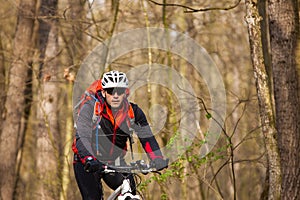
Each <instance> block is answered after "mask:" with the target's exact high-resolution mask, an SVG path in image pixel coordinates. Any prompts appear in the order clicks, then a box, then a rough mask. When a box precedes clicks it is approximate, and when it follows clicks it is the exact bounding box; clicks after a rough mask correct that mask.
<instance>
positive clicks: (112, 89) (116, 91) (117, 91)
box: [105, 88, 126, 95]
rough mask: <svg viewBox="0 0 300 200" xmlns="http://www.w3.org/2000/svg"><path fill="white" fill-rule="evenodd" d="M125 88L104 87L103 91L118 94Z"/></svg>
mask: <svg viewBox="0 0 300 200" xmlns="http://www.w3.org/2000/svg"><path fill="white" fill-rule="evenodd" d="M125 90H126V88H106V89H105V91H106V92H107V94H109V95H114V94H115V93H117V94H118V95H122V94H124V93H125Z"/></svg>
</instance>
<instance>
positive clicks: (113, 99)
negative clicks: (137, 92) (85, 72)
mask: <svg viewBox="0 0 300 200" xmlns="http://www.w3.org/2000/svg"><path fill="white" fill-rule="evenodd" d="M125 90H126V89H125V88H106V89H104V90H102V95H103V97H105V98H106V102H107V103H108V104H109V105H110V106H111V108H119V107H120V106H121V104H122V102H123V100H124V98H125Z"/></svg>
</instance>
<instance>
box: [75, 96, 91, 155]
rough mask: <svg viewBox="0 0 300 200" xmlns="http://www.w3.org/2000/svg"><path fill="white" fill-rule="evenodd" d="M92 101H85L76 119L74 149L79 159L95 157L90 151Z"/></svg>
mask: <svg viewBox="0 0 300 200" xmlns="http://www.w3.org/2000/svg"><path fill="white" fill-rule="evenodd" d="M94 103H95V101H94V100H90V101H87V102H86V103H85V104H84V105H83V106H82V108H81V110H80V114H79V116H78V119H77V123H76V126H77V131H76V148H77V152H78V155H79V156H80V158H81V159H84V158H85V157H87V156H93V157H95V155H94V153H93V150H92V133H93V126H94V124H93V122H92V117H93V112H94Z"/></svg>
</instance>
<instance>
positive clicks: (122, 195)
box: [103, 161, 158, 200]
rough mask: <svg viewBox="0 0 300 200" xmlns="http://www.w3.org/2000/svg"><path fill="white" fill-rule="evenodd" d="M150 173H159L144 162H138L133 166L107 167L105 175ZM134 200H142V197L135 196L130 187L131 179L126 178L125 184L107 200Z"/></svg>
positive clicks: (132, 164)
mask: <svg viewBox="0 0 300 200" xmlns="http://www.w3.org/2000/svg"><path fill="white" fill-rule="evenodd" d="M149 172H157V171H156V170H154V168H153V167H151V166H150V165H146V164H144V162H143V161H136V162H135V163H131V166H106V168H105V169H104V171H103V173H129V174H136V173H143V174H147V173H149ZM157 173H158V172H157ZM128 197H129V199H133V200H141V199H142V198H141V196H140V195H133V194H132V188H131V186H130V180H129V178H125V179H124V180H123V183H122V184H121V185H120V186H119V187H118V188H117V189H116V190H115V191H114V192H113V193H112V194H110V195H109V197H108V198H107V200H115V199H117V200H125V199H128Z"/></svg>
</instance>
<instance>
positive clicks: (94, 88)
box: [73, 80, 135, 159]
mask: <svg viewBox="0 0 300 200" xmlns="http://www.w3.org/2000/svg"><path fill="white" fill-rule="evenodd" d="M99 90H102V83H101V80H95V81H94V82H93V83H92V84H91V85H90V86H89V87H88V88H87V89H86V90H85V92H84V94H82V95H81V97H80V101H79V102H78V103H77V104H76V105H75V107H74V110H76V112H77V116H79V114H80V110H81V108H82V106H83V105H84V104H85V103H86V102H87V101H90V100H92V99H94V100H95V105H94V112H93V117H92V119H91V120H92V121H93V123H94V124H98V123H99V122H100V120H101V117H102V116H101V115H102V112H103V108H104V103H105V100H104V98H103V97H102V95H101V96H99V95H98V93H97V92H98V91H99ZM128 94H129V90H127V91H126V95H128ZM128 117H129V118H128V120H127V125H128V128H129V137H128V138H129V142H130V149H131V155H132V159H133V151H132V144H133V137H132V135H133V128H132V125H133V124H134V120H135V118H134V112H133V108H132V106H131V104H130V103H129V108H128ZM74 128H75V129H76V128H77V126H76V122H74ZM75 144H76V138H75V139H74V143H73V145H75ZM96 151H97V152H98V128H96Z"/></svg>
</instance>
